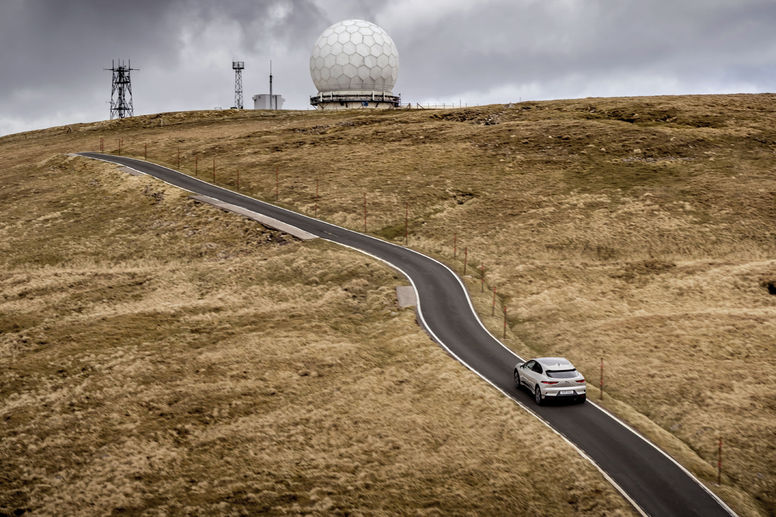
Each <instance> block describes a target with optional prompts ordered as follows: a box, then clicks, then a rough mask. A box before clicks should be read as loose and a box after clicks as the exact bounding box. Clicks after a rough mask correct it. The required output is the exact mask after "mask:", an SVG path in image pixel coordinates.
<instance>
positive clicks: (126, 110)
mask: <svg viewBox="0 0 776 517" xmlns="http://www.w3.org/2000/svg"><path fill="white" fill-rule="evenodd" d="M105 70H110V71H111V72H112V74H113V78H112V81H111V92H110V118H111V120H113V119H114V118H125V117H132V116H134V115H135V107H134V105H133V103H132V81H131V78H130V72H131V71H132V70H140V69H139V68H132V62H131V61H127V64H126V65H125V64H124V63H123V62H122V61H121V60H119V61H118V64H117V63H116V60H113V59H112V60H111V62H110V68H106V69H105Z"/></svg>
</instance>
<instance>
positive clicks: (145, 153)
mask: <svg viewBox="0 0 776 517" xmlns="http://www.w3.org/2000/svg"><path fill="white" fill-rule="evenodd" d="M143 159H144V160H147V159H148V144H147V143H145V144H143Z"/></svg>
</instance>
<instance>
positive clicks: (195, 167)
mask: <svg viewBox="0 0 776 517" xmlns="http://www.w3.org/2000/svg"><path fill="white" fill-rule="evenodd" d="M198 169H199V156H195V157H194V176H196V175H197V172H199V171H198Z"/></svg>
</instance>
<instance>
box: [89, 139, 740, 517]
mask: <svg viewBox="0 0 776 517" xmlns="http://www.w3.org/2000/svg"><path fill="white" fill-rule="evenodd" d="M77 156H80V157H82V158H90V159H93V160H100V161H103V162H106V163H110V164H113V165H120V166H122V167H127V168H128V169H132V170H134V171H137V172H139V173H140V174H143V175H148V174H147V173H145V172H143V171H138V170H137V169H135V168H133V167H130V166H129V165H125V164H121V163H116V162H113V161H110V160H105V159H103V158H92V157H90V156H82V155H80V154H79V155H77ZM127 158H128V159H130V160H137V161H142V162H144V163H148V164H150V165H154V166H156V167H161V168H162V169H167V170H168V171H171V172H174V173H177V174H183V175H184V176H187V177H188V178H191V179H193V180H196V181H198V182H200V183H204V184H206V185H210V186H212V187H215V188H217V189H221V190H224V191H227V192H230V193H232V194H235V195H237V196H240V197H242V198H245V199H247V200H251V201H259V202H260V203H264V204H266V205H269V206H272V207H274V208H277V209H278V210H282V211H284V212H288V213H290V214H294V215H296V216H301V217H304V218H305V219H309V220H311V221H316V222H320V223H324V224H328V225H330V226H333V227H335V228H339V229H340V230H344V231H347V232H351V233H354V234H357V235H360V236H363V237H367V238H370V239H374V240H377V241H380V242H382V243H385V244H389V245H391V246H395V247H397V248H401V249H403V250H407V251H410V252H412V253H416V254H418V255H420V256H421V257H424V258H427V259H429V260H432V261H434V262H436V263H437V264H439V265H440V266H442V267H444V268H445V269H447V270H448V271H449V272H450V273H451V274H452V275H453V277H454V278H455V279H456V280H457V281H458V284H459V285H460V287H461V289H462V290H463V293H464V295H465V296H466V300H467V301H468V303H469V309H470V310H471V312H472V314H474V318H475V319H476V320H477V322H478V323H479V324H480V326H481V327H482V328H483V330H485V332H487V333H488V335H490V337H492V338H493V340H494V341H496V342H497V343H498V344H499V345H501V346H502V347H503V348H504V349H505V350H506V351H507V352H509V353H510V354H512V355H513V356H515V358H517V359H518V360H519V361H522V360H523V358H522V357H520V356H519V355H517V354H515V353H514V352H513V351H512V350H511V349H510V348H509V347H507V346H506V345H505V344H504V343H502V342H501V340H499V339H498V338H497V337H496V336H494V335H493V334H492V333H491V332H490V330H488V328H487V327H486V326H485V324H484V323H482V320H480V316H479V314H477V311H476V310H475V309H474V304H473V303H472V300H471V297H470V296H469V292H468V291H467V290H466V285H465V284H464V283H463V281H462V280H461V279H460V278H459V277H458V275H457V274H456V273H455V272H454V271H453V270H452V269H450V267H448V266H447V265H446V264H443V263H442V262H440V261H439V260H437V259H435V258H434V257H429V256H428V255H425V254H423V253H421V252H419V251H416V250H413V249H411V248H405V247H404V246H399V245H398V244H394V243H393V242H388V241H386V240H383V239H380V238H378V237H374V236H372V235H367V234H364V233H361V232H357V231H355V230H351V229H349V228H345V227H343V226H339V225H337V224H334V223H330V222H328V221H324V220H322V219H316V218H314V217H310V216H309V215H305V214H302V213H300V212H295V211H293V210H289V209H287V208H283V207H282V206H277V205H273V204H272V203H269V202H267V201H263V200H261V199H255V198H252V197H250V196H246V195H245V194H241V193H239V192H235V191H234V190H230V189H227V188H224V187H220V186H218V185H216V184H214V183H210V182H207V181H204V180H201V179H199V178H197V177H195V176H190V175H188V174H185V173H183V172H181V171H177V170H175V169H170V168H169V167H165V166H164V165H159V164H157V163H153V162H149V161H145V160H140V159H138V158H129V157H127ZM153 177H154V178H155V179H157V180H159V181H161V182H163V183H166V184H167V185H170V186H172V187H175V188H179V189H181V190H185V191H186V192H190V193H192V194H197V192H194V191H192V190H189V189H186V188H183V187H180V186H178V185H174V184H172V183H169V182H167V181H165V180H163V179H161V178H157V177H156V176H153ZM289 226H293V225H289ZM299 230H301V228H299ZM320 238H321V239H323V240H325V241H328V242H331V243H333V244H336V245H338V246H343V247H345V248H350V249H352V250H354V251H357V252H359V253H363V254H364V255H367V256H370V257H372V258H374V259H376V260H379V261H380V262H383V263H384V264H387V265H388V266H390V267H392V268H394V269H396V270H397V271H399V272H400V273H401V274H403V275H404V276H405V277H406V278H407V279H408V280H409V281H410V283H411V284H412V288H413V289H414V290H415V297H416V298H417V302H418V303H417V306H416V310H417V312H418V315H419V316H420V319H421V321H422V322H423V328H424V329H425V330H426V332H428V333H429V334H430V335H431V337H432V338H433V339H434V341H436V342H437V343H438V344H439V345H440V346H441V347H442V348H444V349H445V351H446V352H447V353H449V354H450V355H452V356H453V357H454V358H455V359H456V360H457V361H458V362H459V363H461V364H462V365H464V366H465V367H466V368H468V369H469V370H471V371H472V372H474V373H475V374H477V376H478V377H480V378H481V379H482V380H484V381H485V382H487V383H488V384H490V385H491V386H493V387H494V388H496V390H498V391H499V392H501V394H502V395H504V396H505V397H507V398H509V399H510V400H512V401H513V402H514V403H515V404H517V405H518V406H520V407H521V408H523V409H524V410H526V411H527V412H528V413H530V414H531V415H533V416H534V417H535V418H536V419H538V420H539V421H540V422H541V423H543V424H544V425H545V426H547V427H548V428H549V429H550V430H551V431H552V432H553V433H555V434H557V435H558V436H560V437H561V438H563V440H565V441H566V442H567V443H568V444H569V445H571V446H572V447H573V448H574V449H575V450H576V451H577V453H578V454H579V455H580V456H582V457H583V458H585V459H586V460H588V461H589V462H590V463H591V464H592V465H593V466H594V467H595V468H597V469H598V471H599V472H601V474H602V475H603V476H604V478H606V480H607V481H609V483H611V485H612V486H613V487H614V488H615V489H617V491H618V492H620V494H622V496H623V497H624V498H625V499H626V500H627V501H628V502H629V503H630V504H631V505H632V506H633V507H634V508H635V509H636V510H637V511H638V512H639V513H640V514H641V515H642V516H644V517H647V516H648V514H647V513H645V512H644V510H643V509H642V508H641V507H640V506H639V505H638V504H636V502H635V501H634V500H633V499H631V497H630V496H629V495H628V494H627V493H626V492H625V491H624V490H623V489H622V487H620V485H618V484H617V482H615V481H614V479H612V478H611V477H610V476H609V474H607V473H606V472H605V471H604V470H603V469H602V468H601V467H600V466H599V465H598V464H597V463H596V462H595V461H594V460H593V459H592V458H591V457H590V456H588V455H587V453H586V452H585V451H583V450H582V449H580V448H579V447H578V446H577V445H575V444H574V443H573V442H571V440H569V439H568V438H566V436H564V435H563V434H562V433H561V432H560V431H558V430H557V429H555V428H554V427H552V426H551V425H550V424H549V423H548V422H547V421H546V420H544V419H543V418H542V417H540V416H539V415H538V414H536V413H534V412H533V411H532V410H531V409H529V408H528V406H526V405H525V404H523V403H522V402H520V401H519V400H516V399H515V398H513V397H512V396H510V395H509V394H508V393H506V392H505V391H503V390H502V389H501V388H499V387H498V386H496V385H495V384H494V383H493V382H491V381H490V380H489V379H487V378H486V377H484V376H483V375H482V374H481V373H480V372H478V371H477V370H475V369H474V368H472V367H471V366H470V365H469V364H467V363H466V362H465V361H463V360H462V359H461V358H460V357H458V356H457V355H455V354H454V353H453V352H452V350H450V349H449V348H448V347H447V345H445V344H444V343H443V342H442V341H441V340H440V339H439V338H438V337H437V336H436V334H434V332H433V331H432V330H431V329H430V328H429V327H428V325H427V324H426V320H425V318H423V312H422V311H421V308H420V293H419V292H418V289H417V287H416V286H415V282H414V281H413V280H412V278H411V277H410V276H409V275H408V274H407V273H405V272H404V271H403V270H402V269H401V268H400V267H398V266H395V265H394V264H391V263H390V262H388V261H387V260H383V259H381V258H380V257H377V256H375V255H372V254H371V253H368V252H366V251H363V250H360V249H358V248H354V247H352V246H348V245H347V244H342V243H340V242H336V241H333V240H331V239H328V238H326V237H320ZM588 402H590V404H591V405H592V406H593V407H595V408H596V409H598V410H600V411H602V412H603V413H605V414H606V415H608V416H609V417H610V418H612V419H613V420H614V421H615V422H617V423H618V424H620V425H621V426H623V427H624V428H625V429H627V430H628V431H630V432H632V433H633V434H635V435H636V436H638V437H639V438H641V439H642V440H643V441H644V442H646V443H647V444H648V445H650V446H651V447H652V448H654V449H655V450H656V451H658V452H659V453H661V454H662V455H663V456H665V457H666V458H668V459H669V460H670V461H671V462H673V463H674V464H675V465H676V466H678V467H679V468H680V469H681V470H682V471H683V472H684V473H685V474H686V475H687V476H689V477H690V478H691V479H692V480H693V481H695V482H696V483H697V484H698V485H699V486H700V487H701V488H702V489H703V490H704V491H706V493H708V494H709V495H710V496H711V497H712V498H713V499H714V500H715V501H717V503H719V505H720V506H722V508H724V509H725V511H727V512H728V513H729V514H730V515H731V516H732V517H738V516H737V514H736V513H735V512H734V511H733V510H732V509H731V508H730V507H729V506H728V505H727V504H725V502H724V501H722V499H720V498H719V497H718V496H717V495H716V494H715V493H714V492H712V491H711V490H710V489H709V488H708V487H707V486H706V485H705V484H703V483H702V482H701V481H700V480H699V479H698V478H697V477H695V475H694V474H692V473H691V472H690V471H689V470H687V469H686V468H685V467H683V466H682V465H681V464H680V463H679V462H678V461H676V460H675V459H674V458H673V457H672V456H671V455H670V454H668V453H667V452H665V451H664V450H662V449H661V448H660V447H658V446H657V445H655V444H654V443H652V442H651V441H649V440H648V439H647V438H646V437H645V436H643V435H642V434H641V433H639V432H638V431H636V430H635V429H633V428H632V427H631V426H629V425H628V424H626V423H625V422H623V421H622V420H620V419H619V418H617V417H616V416H614V415H613V414H612V413H610V412H609V411H607V410H606V409H604V408H603V407H601V406H599V405H598V404H596V403H595V402H592V401H590V400H588Z"/></svg>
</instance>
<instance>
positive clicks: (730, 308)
mask: <svg viewBox="0 0 776 517" xmlns="http://www.w3.org/2000/svg"><path fill="white" fill-rule="evenodd" d="M774 101H776V96H774V95H723V96H686V97H652V98H628V99H582V100H574V101H553V102H538V103H520V104H514V105H506V106H505V105H495V106H484V107H478V108H468V109H458V110H446V111H394V112H381V113H374V112H372V113H368V112H361V111H359V112H350V113H318V112H272V113H270V112H243V113H236V112H193V113H178V114H161V115H153V116H148V117H137V118H134V119H128V120H124V121H113V122H100V123H95V124H85V125H76V126H71V127H69V128H53V129H51V130H46V131H41V132H33V133H26V134H20V135H12V136H9V137H5V138H3V139H0V146H2V149H3V152H2V153H0V168H2V169H3V170H6V169H9V168H11V169H12V168H13V167H16V166H18V164H20V163H23V161H24V160H30V161H32V162H36V163H39V166H40V167H43V168H45V167H46V165H45V164H44V163H42V162H41V160H45V159H46V157H48V156H51V155H52V153H56V152H60V153H63V152H71V151H75V150H97V149H98V147H99V139H100V138H101V137H102V138H104V143H105V149H106V151H114V152H115V151H117V150H118V139H122V143H121V146H122V154H130V155H134V156H139V157H142V156H143V154H144V145H147V148H148V158H149V159H150V160H153V161H157V162H162V163H166V164H168V165H171V166H173V167H177V156H178V151H180V156H181V168H182V169H183V170H186V171H190V172H194V169H195V163H196V167H197V170H198V173H199V175H200V176H201V177H205V178H211V174H212V172H211V166H212V160H213V159H214V158H215V160H216V182H217V183H219V184H223V185H226V186H230V187H235V186H236V183H237V172H238V171H240V190H242V191H244V192H246V193H249V194H252V195H256V196H258V197H260V198H264V199H268V200H274V198H275V195H276V191H275V188H276V183H275V178H276V176H275V171H277V174H278V176H277V177H278V178H279V189H278V194H279V202H280V204H283V205H285V206H289V207H291V208H294V209H297V210H301V211H304V212H307V213H313V212H315V210H316V209H317V210H318V213H319V214H320V215H321V217H323V218H324V219H326V220H329V221H332V222H335V223H338V224H343V225H346V226H350V227H353V228H356V229H361V228H362V225H363V214H362V209H363V208H362V206H363V195H364V193H367V199H368V212H369V214H368V227H369V231H370V232H372V233H374V234H376V235H379V236H382V237H383V238H387V239H391V240H397V241H400V240H402V239H403V236H404V208H405V203H408V204H409V219H410V221H409V226H410V245H411V246H412V247H415V248H417V249H420V250H422V251H425V252H428V253H430V254H432V255H435V256H437V257H439V258H441V259H442V260H444V261H445V262H447V263H449V264H451V265H454V266H456V267H457V269H458V271H459V272H460V271H461V270H462V263H461V260H460V255H459V257H458V258H457V259H454V258H453V238H454V237H453V236H454V235H455V236H456V237H455V238H456V241H457V243H458V249H459V252H460V250H461V249H462V248H463V247H467V248H468V256H469V270H468V271H467V273H468V275H469V276H472V278H471V279H470V284H471V285H470V287H471V289H470V290H471V292H472V293H473V294H474V295H475V302H476V305H477V307H478V309H479V311H480V313H481V314H482V315H483V316H484V319H485V320H486V323H487V324H488V325H489V326H490V327H491V328H492V329H493V330H494V333H500V330H501V318H500V317H498V313H497V316H496V317H490V302H491V298H490V295H487V294H479V280H478V275H479V273H478V272H473V271H472V266H478V265H480V264H483V265H484V266H485V268H486V269H485V271H486V273H485V276H486V280H487V285H488V288H489V289H490V288H493V287H495V288H496V290H497V292H498V294H499V298H498V304H499V310H500V307H501V306H502V305H506V306H507V308H508V314H509V326H510V333H509V335H508V336H507V343H508V344H509V345H510V346H511V347H512V348H513V349H515V351H517V352H518V353H520V354H523V355H534V354H552V355H555V354H558V355H565V356H568V357H569V358H570V359H572V360H573V361H574V362H575V363H577V364H578V366H579V367H580V368H581V369H582V370H583V372H585V373H586V374H587V376H588V379H589V380H590V381H592V382H593V383H596V382H597V378H598V364H599V360H600V357H601V356H603V357H604V358H605V361H606V372H607V373H606V377H607V392H608V394H609V397H610V398H609V400H608V401H607V402H606V405H607V407H610V408H611V409H612V410H613V411H614V412H616V413H617V414H618V415H619V416H621V417H623V418H625V419H626V420H627V421H628V422H630V423H631V424H632V425H634V426H635V427H637V428H638V429H639V430H641V431H642V432H643V433H645V434H646V435H647V436H649V437H651V438H653V439H655V440H656V441H657V442H658V443H659V444H660V445H661V446H663V447H664V448H665V449H666V450H668V451H669V452H671V454H673V455H674V456H675V457H677V459H679V460H680V461H681V462H682V463H683V464H684V465H686V466H688V467H689V468H690V469H691V470H693V471H694V472H695V473H696V474H698V475H699V476H700V477H701V478H702V479H704V480H705V481H707V482H709V483H711V482H712V481H713V480H714V479H715V469H714V467H715V465H716V443H717V438H718V437H719V436H721V437H723V439H724V442H725V463H724V465H725V474H724V476H723V484H722V486H721V487H718V488H717V487H714V489H715V491H716V492H717V493H719V494H721V495H722V496H723V497H724V498H725V500H726V501H728V502H729V503H730V504H731V505H732V506H733V507H734V508H735V509H736V510H737V511H739V512H740V513H742V514H773V513H774V512H776V499H774V495H773V494H775V493H776V475H774V472H776V454H774V453H773V451H774V450H773V446H772V444H773V443H775V442H776V440H775V438H776V435H774V422H776V405H774V400H776V374H774V373H773V372H774V371H776V369H775V368H774V367H776V346H775V345H774V340H773V335H774V328H773V327H774V323H773V322H774V321H775V320H774V317H776V296H773V295H771V294H769V288H768V286H769V284H770V285H774V282H776V230H774V228H776V225H775V223H776V171H775V170H774V166H773V163H774V155H775V154H776V114H775V110H776V104H775V103H774ZM68 131H69V132H68ZM195 159H196V162H195ZM129 181H133V180H129ZM316 182H317V185H318V188H319V192H320V199H318V200H317V203H316V199H315V192H316ZM18 188H19V189H20V190H18V191H15V192H17V194H16V195H17V197H18V198H20V199H21V198H22V197H21V196H22V192H23V194H24V195H25V196H30V195H31V194H32V193H33V192H32V187H23V186H22V185H21V184H19V185H18ZM37 188H39V189H41V188H43V187H37ZM113 188H115V189H117V190H116V191H117V192H123V191H121V190H118V189H120V188H123V187H118V186H116V187H113ZM25 189H26V190H25ZM128 190H130V191H134V190H136V187H135V185H130V186H129V187H128ZM3 192H7V190H4V191H2V192H0V195H4V194H3ZM5 195H7V194H5ZM121 195H123V194H121ZM24 199H27V198H26V197H25V198H24ZM61 209H62V207H60V206H58V205H56V204H52V205H51V206H49V207H46V209H45V211H44V212H43V213H42V214H41V216H40V217H50V218H52V219H50V220H49V219H43V220H41V221H40V224H42V225H46V224H48V225H52V226H53V225H55V224H56V219H55V218H56V216H55V215H48V214H49V213H51V214H56V212H57V211H61ZM20 210H22V209H21V208H20ZM114 210H116V211H118V210H120V208H115V209H114ZM44 214H45V215H44ZM179 216H180V213H178V214H176V217H172V218H171V220H174V221H179V220H180V219H179ZM17 217H18V216H17ZM9 221H10V223H9V224H15V225H16V226H14V228H16V227H20V226H24V224H17V223H15V222H14V219H9ZM25 224H26V223H25ZM170 224H172V223H170ZM177 229H178V227H170V228H159V230H158V233H159V234H160V238H164V239H166V240H168V241H169V250H171V251H170V253H173V254H174V253H176V251H174V250H177V249H178V245H179V244H180V243H182V242H186V240H185V239H184V238H182V237H180V232H179V231H173V230H177ZM168 230H169V231H168ZM173 234H175V235H178V237H175V236H173ZM120 237H121V235H120V234H116V239H115V241H112V240H111V239H110V238H109V237H108V236H106V237H104V240H105V242H106V244H107V243H108V242H110V244H109V245H115V246H117V247H118V249H121V247H122V244H121V243H120V242H119V241H121V239H120ZM38 238H39V240H40V243H39V245H40V246H41V249H42V250H45V251H46V253H50V254H52V257H53V258H52V259H51V260H52V261H53V262H52V263H56V260H57V257H58V255H57V252H56V250H53V249H49V248H50V246H47V242H48V241H49V239H48V238H46V237H45V236H44V235H42V234H41V236H40V237H38ZM204 244H206V243H202V245H204ZM2 245H3V246H6V247H8V246H9V244H8V241H7V240H6V242H5V243H4V244H2ZM124 247H125V248H127V249H126V251H125V253H126V258H127V260H129V257H130V256H131V249H130V248H129V247H127V246H124ZM167 251H168V250H167V249H163V250H162V254H160V256H159V257H158V260H159V261H161V262H164V261H165V256H164V253H166V252H167ZM100 253H101V252H100V251H97V252H96V253H95V256H98V255H99V254H100ZM28 255H30V254H28ZM41 256H43V257H45V256H46V255H45V254H41ZM28 260H29V257H28V256H22V257H21V258H20V261H19V262H17V263H18V264H26V263H27V261H28ZM17 281H18V280H17ZM106 305H110V303H108V304H106ZM332 313H336V311H333V312H332ZM612 398H613V399H614V400H613V399H612Z"/></svg>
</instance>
